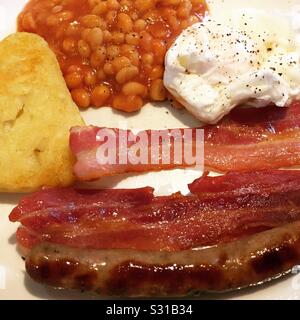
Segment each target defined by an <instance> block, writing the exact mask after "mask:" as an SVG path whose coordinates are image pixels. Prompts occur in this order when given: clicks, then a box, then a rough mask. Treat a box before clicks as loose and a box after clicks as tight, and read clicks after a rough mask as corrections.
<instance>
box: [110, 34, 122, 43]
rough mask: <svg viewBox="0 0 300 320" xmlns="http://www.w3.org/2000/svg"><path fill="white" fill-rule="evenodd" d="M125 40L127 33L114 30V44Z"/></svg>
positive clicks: (112, 38)
mask: <svg viewBox="0 0 300 320" xmlns="http://www.w3.org/2000/svg"><path fill="white" fill-rule="evenodd" d="M124 41H125V35H124V33H122V32H118V31H116V32H113V33H112V35H111V42H112V43H114V44H122V43H124Z"/></svg>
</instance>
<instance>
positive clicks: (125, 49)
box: [121, 44, 135, 57]
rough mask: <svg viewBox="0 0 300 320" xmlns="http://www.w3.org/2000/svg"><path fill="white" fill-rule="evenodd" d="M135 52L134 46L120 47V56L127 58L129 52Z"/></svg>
mask: <svg viewBox="0 0 300 320" xmlns="http://www.w3.org/2000/svg"><path fill="white" fill-rule="evenodd" d="M133 51H135V46H133V45H131V44H123V45H122V46H121V54H122V55H123V56H126V57H127V56H128V55H130V53H131V52H133Z"/></svg>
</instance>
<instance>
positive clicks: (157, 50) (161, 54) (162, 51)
mask: <svg viewBox="0 0 300 320" xmlns="http://www.w3.org/2000/svg"><path fill="white" fill-rule="evenodd" d="M152 48H153V53H154V56H155V61H156V63H157V64H163V63H164V59H165V55H166V52H167V47H166V44H165V42H164V41H162V40H158V39H156V40H153V42H152Z"/></svg>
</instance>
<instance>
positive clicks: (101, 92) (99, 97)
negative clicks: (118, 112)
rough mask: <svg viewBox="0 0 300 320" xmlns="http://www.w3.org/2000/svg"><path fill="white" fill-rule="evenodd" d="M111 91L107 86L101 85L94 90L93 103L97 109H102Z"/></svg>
mask: <svg viewBox="0 0 300 320" xmlns="http://www.w3.org/2000/svg"><path fill="white" fill-rule="evenodd" d="M110 94H111V93H110V89H109V87H108V86H106V85H100V86H97V87H95V88H94V89H93V91H92V94H91V102H92V104H93V105H94V106H95V107H102V106H104V105H105V103H106V101H107V100H108V98H109V97H110Z"/></svg>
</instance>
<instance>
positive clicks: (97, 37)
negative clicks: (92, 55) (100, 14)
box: [87, 28, 103, 48]
mask: <svg viewBox="0 0 300 320" xmlns="http://www.w3.org/2000/svg"><path fill="white" fill-rule="evenodd" d="M87 42H88V43H89V45H90V46H91V48H97V47H99V46H101V45H102V43H103V31H102V30H101V29H100V28H93V29H91V30H90V31H89V33H88V34H87Z"/></svg>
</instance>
